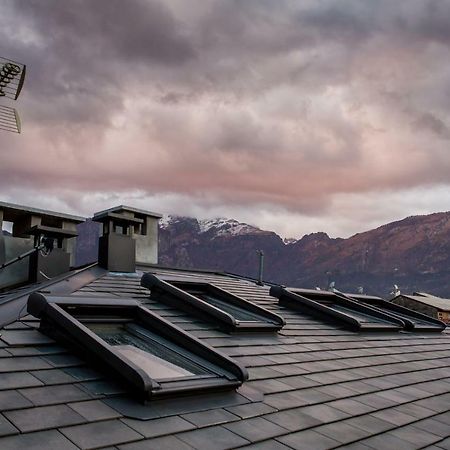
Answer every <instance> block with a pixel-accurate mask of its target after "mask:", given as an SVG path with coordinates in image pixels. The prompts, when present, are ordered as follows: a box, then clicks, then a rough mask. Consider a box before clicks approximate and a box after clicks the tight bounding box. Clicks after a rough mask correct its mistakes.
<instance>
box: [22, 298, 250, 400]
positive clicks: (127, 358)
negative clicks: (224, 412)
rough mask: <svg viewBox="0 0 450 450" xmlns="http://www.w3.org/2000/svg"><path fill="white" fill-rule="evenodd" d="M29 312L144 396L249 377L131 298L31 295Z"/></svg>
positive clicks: (233, 383) (222, 385)
mask: <svg viewBox="0 0 450 450" xmlns="http://www.w3.org/2000/svg"><path fill="white" fill-rule="evenodd" d="M28 312H29V313H30V314H33V315H34V316H36V317H39V318H40V319H41V323H40V331H42V332H43V333H45V334H47V335H49V336H51V337H52V338H54V339H55V340H56V341H58V342H61V343H63V344H66V345H69V346H71V347H74V348H75V350H78V351H79V352H80V353H81V354H82V356H83V357H87V358H88V359H89V360H90V361H91V362H92V363H93V364H96V365H100V366H102V367H104V368H106V369H108V371H109V372H111V370H112V374H114V375H115V376H116V377H117V378H120V379H121V380H122V381H123V382H125V383H127V384H128V385H129V386H130V387H131V388H132V389H133V390H135V391H137V392H139V393H140V395H141V398H142V399H143V400H148V399H150V398H151V397H155V396H158V397H160V396H166V395H171V394H175V393H176V394H179V393H189V392H204V391H210V390H215V391H217V390H224V389H233V388H236V387H238V386H240V385H241V384H242V382H243V381H245V380H246V379H247V372H246V370H245V368H242V367H241V366H240V365H239V364H238V363H236V362H235V361H233V360H232V359H230V358H228V357H227V356H225V355H222V354H221V353H219V352H217V351H216V350H214V349H213V348H212V347H209V346H208V345H206V344H204V343H203V342H201V341H200V340H198V339H196V338H195V337H193V336H191V335H189V334H188V333H186V332H185V331H183V330H181V329H180V328H178V327H176V326H174V325H173V324H171V323H170V322H168V321H166V320H165V319H163V318H161V317H159V316H157V315H156V314H153V313H152V312H151V311H149V310H148V309H146V308H144V307H142V306H140V305H139V304H138V303H137V302H135V301H133V300H118V299H99V298H87V297H86V298H83V297H76V298H74V297H48V298H46V297H44V296H43V295H42V294H37V293H34V294H32V295H30V297H29V300H28Z"/></svg>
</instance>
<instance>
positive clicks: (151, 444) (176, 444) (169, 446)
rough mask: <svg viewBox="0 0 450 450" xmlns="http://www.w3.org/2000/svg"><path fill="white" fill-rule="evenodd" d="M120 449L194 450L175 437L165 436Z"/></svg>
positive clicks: (122, 446) (127, 445)
mask: <svg viewBox="0 0 450 450" xmlns="http://www.w3.org/2000/svg"><path fill="white" fill-rule="evenodd" d="M118 448H119V449H120V450H192V449H193V448H194V447H191V446H190V445H188V444H186V443H185V442H183V441H182V440H180V439H178V438H177V437H175V436H164V437H160V438H156V439H146V440H145V441H141V442H134V443H132V444H125V445H119V447H118Z"/></svg>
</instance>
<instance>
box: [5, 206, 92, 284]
mask: <svg viewBox="0 0 450 450" xmlns="http://www.w3.org/2000/svg"><path fill="white" fill-rule="evenodd" d="M3 221H7V222H11V223H12V234H11V235H7V236H6V235H5V236H1V237H0V265H1V264H4V266H5V267H4V268H3V269H2V270H1V271H0V288H3V287H11V286H14V285H18V284H21V283H24V282H27V281H28V282H36V281H41V280H44V279H47V278H53V277H55V276H57V275H60V274H62V273H65V272H68V271H69V270H70V267H71V266H72V265H73V264H74V252H73V250H74V246H75V239H73V238H75V237H76V236H77V232H76V226H77V224H79V223H81V222H83V221H84V218H83V217H76V216H72V215H69V214H61V213H57V212H52V211H46V210H42V209H37V208H31V207H27V206H19V205H14V204H11V203H4V202H0V229H1V228H2V224H3ZM44 240H45V242H46V247H47V249H52V251H51V252H48V251H47V252H43V251H39V250H37V248H38V247H42V245H41V244H42V242H43V241H44Z"/></svg>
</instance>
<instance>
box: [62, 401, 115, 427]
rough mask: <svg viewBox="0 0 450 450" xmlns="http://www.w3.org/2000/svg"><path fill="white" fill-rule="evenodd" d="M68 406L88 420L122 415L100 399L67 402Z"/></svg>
mask: <svg viewBox="0 0 450 450" xmlns="http://www.w3.org/2000/svg"><path fill="white" fill-rule="evenodd" d="M68 406H69V407H70V408H72V409H73V410H74V411H76V412H77V413H78V414H80V415H81V416H83V417H84V418H85V419H86V420H88V421H89V422H93V421H96V420H106V419H116V418H118V417H122V415H121V414H120V413H119V412H117V411H116V410H115V409H112V408H110V407H109V406H108V405H106V404H105V403H103V402H102V401H101V400H87V401H84V402H76V403H68Z"/></svg>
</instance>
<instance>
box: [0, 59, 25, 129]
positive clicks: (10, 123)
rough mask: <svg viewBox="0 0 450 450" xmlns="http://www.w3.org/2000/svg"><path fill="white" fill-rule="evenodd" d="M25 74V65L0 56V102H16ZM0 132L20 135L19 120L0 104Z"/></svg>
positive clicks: (13, 113)
mask: <svg viewBox="0 0 450 450" xmlns="http://www.w3.org/2000/svg"><path fill="white" fill-rule="evenodd" d="M25 73H26V66H25V64H21V63H18V62H16V61H12V60H10V59H6V58H3V57H1V56H0V100H1V99H9V100H13V101H15V100H17V98H18V97H19V95H20V92H21V91H22V87H23V83H24V81H25ZM0 130H3V131H11V132H13V133H20V131H21V125H20V118H19V114H18V113H17V111H16V110H15V109H14V108H12V107H10V106H6V105H2V104H0Z"/></svg>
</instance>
